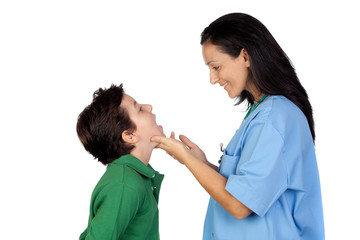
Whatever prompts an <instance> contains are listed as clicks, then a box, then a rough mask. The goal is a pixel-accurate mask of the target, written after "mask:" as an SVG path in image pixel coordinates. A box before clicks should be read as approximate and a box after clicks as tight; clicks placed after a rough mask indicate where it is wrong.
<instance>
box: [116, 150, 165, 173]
mask: <svg viewBox="0 0 360 240" xmlns="http://www.w3.org/2000/svg"><path fill="white" fill-rule="evenodd" d="M109 165H127V166H129V167H130V168H132V169H134V170H135V171H137V172H138V173H140V174H141V175H143V176H144V177H146V178H155V177H156V176H159V175H160V176H161V174H159V173H158V172H156V171H155V170H154V169H153V168H152V167H151V166H150V164H149V165H147V166H146V165H145V164H144V163H143V162H141V161H140V160H139V159H138V158H136V157H134V156H132V155H130V154H127V155H124V156H121V157H120V158H118V159H116V160H114V161H113V162H111V163H110V164H109Z"/></svg>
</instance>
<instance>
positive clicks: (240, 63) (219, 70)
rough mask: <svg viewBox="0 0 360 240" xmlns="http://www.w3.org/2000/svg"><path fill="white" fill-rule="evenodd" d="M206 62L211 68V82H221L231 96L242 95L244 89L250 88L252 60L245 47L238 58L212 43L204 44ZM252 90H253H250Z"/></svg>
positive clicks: (203, 50)
mask: <svg viewBox="0 0 360 240" xmlns="http://www.w3.org/2000/svg"><path fill="white" fill-rule="evenodd" d="M202 52H203V58H204V61H205V64H206V65H207V66H208V67H209V69H210V83H211V84H216V83H219V85H220V86H222V87H224V89H225V90H226V91H227V92H228V95H229V97H230V98H235V97H237V96H239V95H240V93H241V92H242V91H243V90H248V91H250V89H249V86H248V85H249V82H250V81H248V78H249V72H250V60H249V57H248V55H247V53H246V51H245V50H244V49H242V50H241V52H240V55H239V56H238V57H237V58H233V57H231V56H230V55H229V54H226V53H223V52H222V51H220V49H219V47H218V46H216V45H214V44H212V43H205V44H203V46H202ZM250 92H251V91H250Z"/></svg>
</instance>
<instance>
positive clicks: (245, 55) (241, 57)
mask: <svg viewBox="0 0 360 240" xmlns="http://www.w3.org/2000/svg"><path fill="white" fill-rule="evenodd" d="M238 59H239V60H241V61H244V64H245V67H248V68H249V67H250V57H249V54H248V53H247V51H246V50H245V48H243V49H241V52H240V54H239V57H238Z"/></svg>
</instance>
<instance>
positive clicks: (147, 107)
mask: <svg viewBox="0 0 360 240" xmlns="http://www.w3.org/2000/svg"><path fill="white" fill-rule="evenodd" d="M144 106H145V108H146V110H147V111H148V112H152V109H153V107H152V106H151V105H150V104H145V105H144Z"/></svg>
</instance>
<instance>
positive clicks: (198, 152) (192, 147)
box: [171, 132, 208, 163]
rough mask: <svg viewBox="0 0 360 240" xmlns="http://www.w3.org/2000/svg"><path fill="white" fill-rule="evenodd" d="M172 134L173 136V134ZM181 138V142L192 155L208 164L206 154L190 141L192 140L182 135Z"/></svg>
mask: <svg viewBox="0 0 360 240" xmlns="http://www.w3.org/2000/svg"><path fill="white" fill-rule="evenodd" d="M171 134H172V135H173V132H172V133H171ZM179 138H180V140H181V142H183V143H184V144H185V145H186V146H187V147H188V148H189V149H190V151H192V153H193V154H194V156H195V157H196V158H197V159H199V160H201V161H202V162H205V163H208V160H207V159H206V156H205V153H204V152H203V151H202V150H201V149H200V148H199V147H198V145H196V144H195V143H193V142H192V141H190V139H189V138H187V137H186V136H184V135H180V136H179Z"/></svg>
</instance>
